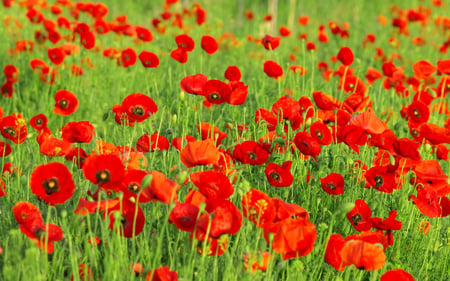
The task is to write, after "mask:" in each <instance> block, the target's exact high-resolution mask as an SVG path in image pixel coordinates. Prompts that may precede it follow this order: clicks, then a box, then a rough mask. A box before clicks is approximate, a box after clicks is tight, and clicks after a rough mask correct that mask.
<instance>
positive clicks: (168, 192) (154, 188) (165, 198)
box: [142, 171, 180, 204]
mask: <svg viewBox="0 0 450 281" xmlns="http://www.w3.org/2000/svg"><path fill="white" fill-rule="evenodd" d="M150 174H151V176H152V181H151V183H150V185H149V186H147V187H144V189H143V190H142V195H144V196H146V197H148V198H150V199H151V200H152V201H159V202H162V203H165V204H170V203H171V202H178V195H177V191H178V189H179V188H180V185H179V184H177V183H176V182H174V181H173V180H170V179H168V178H166V176H165V175H164V174H163V173H161V172H158V171H152V172H151V173H150Z"/></svg>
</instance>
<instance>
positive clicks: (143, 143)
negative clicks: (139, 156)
mask: <svg viewBox="0 0 450 281" xmlns="http://www.w3.org/2000/svg"><path fill="white" fill-rule="evenodd" d="M169 146H170V144H169V140H167V139H166V138H165V137H164V136H161V135H160V134H158V132H155V133H153V134H152V135H151V136H149V135H148V134H145V135H143V136H142V137H140V138H139V139H138V140H137V143H136V150H137V151H139V152H149V151H156V150H169Z"/></svg>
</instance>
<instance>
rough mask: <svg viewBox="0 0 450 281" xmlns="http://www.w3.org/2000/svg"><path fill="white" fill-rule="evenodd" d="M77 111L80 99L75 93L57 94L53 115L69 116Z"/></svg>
mask: <svg viewBox="0 0 450 281" xmlns="http://www.w3.org/2000/svg"><path fill="white" fill-rule="evenodd" d="M77 109H78V99H77V97H76V96H75V95H74V94H73V93H71V92H69V91H67V90H58V91H57V92H56V93H55V107H54V108H53V113H55V114H58V115H63V116H67V115H70V114H72V113H74V112H76V111H77Z"/></svg>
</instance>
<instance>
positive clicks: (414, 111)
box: [407, 100, 430, 123]
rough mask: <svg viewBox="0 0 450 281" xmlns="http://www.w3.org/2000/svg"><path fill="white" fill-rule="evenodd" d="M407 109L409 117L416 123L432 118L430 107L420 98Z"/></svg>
mask: <svg viewBox="0 0 450 281" xmlns="http://www.w3.org/2000/svg"><path fill="white" fill-rule="evenodd" d="M407 110H408V118H409V119H410V120H411V121H413V122H415V123H425V122H428V119H429V118H430V109H429V108H428V106H427V105H426V104H424V103H423V102H422V101H420V100H416V101H413V102H412V103H411V104H410V105H409V106H408V108H407Z"/></svg>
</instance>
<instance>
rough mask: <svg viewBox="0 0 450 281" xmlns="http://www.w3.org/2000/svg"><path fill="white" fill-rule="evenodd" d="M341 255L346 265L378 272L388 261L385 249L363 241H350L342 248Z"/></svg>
mask: <svg viewBox="0 0 450 281" xmlns="http://www.w3.org/2000/svg"><path fill="white" fill-rule="evenodd" d="M340 255H341V257H342V260H343V261H344V262H345V263H347V264H353V265H355V266H356V268H359V269H364V270H378V269H380V268H382V267H383V266H384V263H385V261H386V254H385V253H384V251H383V249H381V248H380V247H378V246H377V245H374V244H372V243H368V242H365V241H363V240H350V241H349V242H347V243H346V244H345V245H344V247H342V250H341V251H340Z"/></svg>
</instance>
